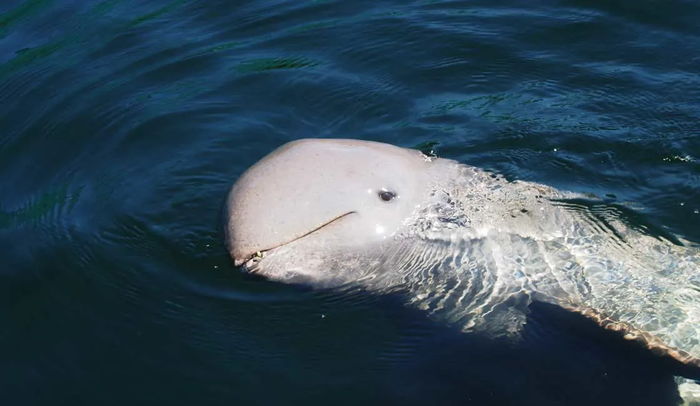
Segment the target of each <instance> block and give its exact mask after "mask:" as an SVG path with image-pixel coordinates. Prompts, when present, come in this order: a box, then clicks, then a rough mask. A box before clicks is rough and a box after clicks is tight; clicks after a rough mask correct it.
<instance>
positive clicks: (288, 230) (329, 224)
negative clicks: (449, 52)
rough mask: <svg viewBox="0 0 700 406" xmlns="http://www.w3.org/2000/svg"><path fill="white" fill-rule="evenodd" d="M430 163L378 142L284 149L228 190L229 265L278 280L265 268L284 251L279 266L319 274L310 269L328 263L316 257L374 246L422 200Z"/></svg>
mask: <svg viewBox="0 0 700 406" xmlns="http://www.w3.org/2000/svg"><path fill="white" fill-rule="evenodd" d="M431 165H434V162H431V160H430V159H428V158H427V157H426V156H425V155H423V154H422V153H420V152H419V151H416V150H411V149H406V148H400V147H396V146H392V145H388V144H382V143H377V142H370V141H358V140H344V139H333V140H329V139H303V140H298V141H293V142H290V143H288V144H285V145H283V146H281V147H280V148H278V149H277V150H275V151H273V152H272V153H270V154H269V155H267V156H266V157H264V158H263V159H262V160H260V161H259V162H258V163H256V164H255V165H253V166H252V167H251V168H249V169H248V170H247V171H246V172H244V173H243V174H242V175H241V177H240V178H239V179H238V181H237V182H236V183H235V184H234V185H233V187H232V188H231V191H230V193H229V196H228V200H227V207H226V225H225V231H226V242H227V245H228V249H229V252H230V254H231V257H232V258H233V260H234V262H235V264H236V265H244V264H245V265H246V267H247V268H249V269H251V266H252V265H253V264H255V265H256V269H257V270H259V273H261V274H263V275H264V276H268V277H270V278H272V279H281V278H282V277H281V276H280V273H279V272H278V273H276V274H275V273H273V272H271V271H269V272H268V273H266V267H265V266H264V265H265V262H266V260H267V258H266V257H267V256H269V255H270V254H273V253H275V252H279V251H283V250H286V251H285V252H286V254H285V255H286V256H287V258H286V259H285V260H283V261H282V262H285V264H286V267H287V268H289V269H291V268H294V266H292V265H293V264H292V262H294V261H293V258H291V257H290V256H295V257H296V258H297V259H298V260H297V261H296V262H295V263H296V264H301V265H300V266H299V267H297V272H298V273H307V274H308V273H311V272H322V271H318V270H317V269H316V268H318V266H315V265H319V264H320V265H328V264H327V263H325V264H323V262H324V261H323V260H319V258H325V259H326V260H330V259H331V257H333V258H336V259H337V256H338V255H340V253H347V252H349V251H352V252H355V253H359V252H367V250H371V249H372V248H378V247H380V246H381V245H382V243H384V242H386V241H387V240H391V239H393V238H394V237H395V236H396V235H397V233H398V232H399V231H400V229H401V227H402V225H403V224H404V223H405V222H406V220H407V219H408V218H410V217H411V215H412V214H413V213H414V212H415V211H416V209H417V208H419V207H420V206H421V204H423V203H424V202H425V200H426V198H427V196H428V195H429V193H430V189H431V177H430V175H429V169H430V167H431ZM299 258H302V259H299ZM303 258H305V260H304V259H303ZM304 261H306V263H305V264H304ZM325 262H327V261H325ZM302 268H303V269H302ZM275 275H276V276H275ZM307 276H308V275H307ZM315 276H316V277H319V276H320V275H315Z"/></svg>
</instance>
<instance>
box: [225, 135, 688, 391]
mask: <svg viewBox="0 0 700 406" xmlns="http://www.w3.org/2000/svg"><path fill="white" fill-rule="evenodd" d="M225 217H226V220H225V221H226V224H225V238H226V244H227V247H228V250H229V253H230V255H231V257H232V259H233V261H234V263H235V265H236V266H240V267H242V268H243V269H244V270H246V271H247V272H250V273H254V274H258V275H262V276H264V277H265V278H268V279H270V280H274V281H279V282H283V283H295V284H298V283H300V284H305V285H309V286H313V287H338V286H348V285H349V286H360V287H362V288H364V289H367V290H370V291H373V292H378V293H382V292H395V291H397V290H399V291H402V292H404V293H405V294H406V295H405V296H406V298H407V299H406V300H407V302H408V304H410V305H412V306H416V307H418V308H420V309H424V310H425V311H427V312H429V313H430V314H431V315H432V316H433V317H437V318H440V319H442V320H444V321H445V322H447V323H451V324H454V325H457V326H459V327H460V328H461V329H463V330H464V331H465V332H468V331H475V332H476V331H481V332H487V333H490V334H494V335H499V336H513V337H517V335H518V332H519V331H520V330H521V328H522V326H523V325H524V323H525V321H526V316H527V313H528V306H529V305H530V304H531V303H533V302H535V301H539V302H546V303H549V304H553V305H556V306H560V307H562V308H564V309H566V310H568V311H571V312H574V313H577V314H580V315H583V316H585V317H587V318H589V319H591V320H593V321H594V322H595V323H597V324H598V325H600V326H601V328H604V329H607V330H611V331H614V332H617V333H619V334H620V335H621V336H623V337H624V339H626V340H628V341H629V342H630V343H631V344H634V345H639V346H642V347H644V348H647V349H648V350H649V351H652V352H653V353H654V354H656V355H658V357H660V358H662V359H664V360H665V361H668V362H670V363H672V364H673V365H675V366H677V368H676V369H675V371H677V374H678V375H679V377H678V378H677V381H678V383H679V393H680V396H681V398H682V399H683V401H684V402H685V404H687V405H692V404H700V385H699V384H698V381H696V380H698V379H700V272H698V269H700V266H699V265H700V248H699V247H698V245H697V244H693V243H691V242H689V241H685V240H683V239H682V238H680V237H676V236H674V235H671V234H669V233H667V232H665V231H664V230H663V229H661V228H658V227H656V228H655V227H653V226H652V225H647V224H640V222H639V221H638V220H636V219H634V217H635V212H634V211H633V210H631V209H629V208H627V207H626V206H623V205H616V204H613V203H609V202H605V201H603V200H600V199H598V198H596V197H594V196H589V195H583V194H580V193H574V192H567V191H560V190H557V189H555V188H552V187H549V186H545V185H542V184H537V183H533V182H525V181H509V180H507V179H505V178H504V177H502V176H500V175H498V174H495V173H490V172H488V171H485V170H482V169H479V168H476V167H472V166H468V165H465V164H462V163H459V162H456V161H453V160H450V159H444V158H437V157H434V156H428V155H425V154H423V153H422V152H420V151H417V150H413V149H407V148H402V147H397V146H393V145H389V144H383V143H378V142H372V141H360V140H350V139H302V140H297V141H293V142H290V143H287V144H285V145H283V146H281V147H279V148H278V149H276V150H275V151H273V152H271V153H270V154H269V155H267V156H265V157H264V158H263V159H262V160H260V161H259V162H257V163H256V164H255V165H253V166H252V167H250V168H249V169H248V170H247V171H245V172H244V173H243V174H242V175H241V176H240V178H239V179H238V180H237V181H236V182H235V184H234V185H233V186H232V188H231V190H230V192H229V195H228V198H227V202H226V213H225ZM637 217H638V216H637ZM674 373H676V372H674ZM696 402H697V403H696Z"/></svg>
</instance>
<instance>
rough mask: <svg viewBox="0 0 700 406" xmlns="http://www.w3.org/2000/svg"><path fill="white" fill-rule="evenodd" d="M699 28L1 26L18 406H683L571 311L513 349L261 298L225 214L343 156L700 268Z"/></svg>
mask: <svg viewBox="0 0 700 406" xmlns="http://www.w3.org/2000/svg"><path fill="white" fill-rule="evenodd" d="M698 21H700V5H698V3H697V2H693V1H680V0H671V1H665V2H661V1H650V0H645V1H637V2H626V1H609V2H605V5H600V2H595V1H583V0H579V1H574V0H568V1H532V2H527V4H525V3H522V2H516V1H501V2H493V1H414V2H399V1H397V2H377V1H352V2H350V1H332V0H325V1H323V0H317V1H286V2H285V1H262V0H254V1H235V2H227V1H219V0H214V1H207V2H199V1H193V0H192V1H188V0H171V1H165V0H152V1H148V2H144V1H136V0H106V1H101V2H100V1H77V0H72V1H70V0H61V1H58V0H24V1H15V0H11V1H9V2H7V1H5V2H2V4H0V247H2V248H0V259H2V264H3V265H2V266H1V267H0V278H1V280H0V309H2V310H0V365H1V366H2V368H0V371H1V372H0V395H1V397H2V398H3V399H4V400H5V402H6V403H7V404H37V405H44V404H46V405H49V404H51V405H55V404H72V405H75V404H193V403H204V404H222V405H223V404H229V405H230V404H276V403H292V402H297V403H304V404H328V403H331V402H332V403H336V404H359V403H372V404H377V403H403V404H426V403H430V404H466V405H533V404H537V405H564V404H566V405H590V404H593V403H594V402H595V403H596V404H598V405H605V404H611V405H612V404H623V403H624V404H637V405H646V404H648V405H672V404H674V401H675V389H674V385H673V382H672V379H671V375H670V372H669V371H668V370H666V369H664V366H662V365H657V364H655V363H654V360H653V359H649V358H648V357H646V356H645V355H644V354H643V353H640V352H639V351H634V350H629V349H628V348H627V347H625V346H624V345H621V344H620V343H619V342H618V341H616V340H615V339H614V338H611V337H608V336H605V335H600V334H598V333H597V332H596V331H595V329H590V328H589V327H590V326H588V325H587V324H586V323H583V322H581V321H578V320H571V319H569V318H568V317H567V316H566V315H562V314H560V313H559V312H557V311H556V310H553V309H547V308H539V309H533V315H532V317H531V321H530V322H529V323H528V326H527V328H526V332H525V338H526V339H525V340H524V342H523V343H520V344H508V343H505V342H501V341H499V340H490V339H488V338H485V337H475V336H472V335H465V334H462V333H460V332H459V331H457V329H455V328H454V327H453V326H446V325H442V324H440V323H436V322H434V321H431V320H430V319H428V318H427V317H426V315H424V314H422V313H421V312H418V311H412V310H409V309H407V308H405V307H404V306H403V305H402V304H401V300H400V299H399V298H392V297H373V296H371V295H368V294H366V293H364V292H359V291H350V292H347V291H344V292H338V291H310V290H305V289H301V288H298V287H292V286H282V285H278V284H275V283H272V282H268V281H262V280H259V279H255V278H251V277H248V276H246V275H243V274H241V273H240V272H238V271H237V270H236V269H235V268H234V267H233V265H232V264H231V261H230V260H229V259H228V257H227V254H226V251H225V248H224V246H223V235H222V227H221V222H222V218H221V208H222V204H223V200H224V197H225V195H226V193H227V191H228V188H229V187H230V185H231V184H232V182H233V181H234V180H235V179H236V177H237V176H238V175H240V174H241V172H242V171H243V170H245V169H246V168H247V167H249V166H250V165H251V164H253V163H254V162H255V161H256V160H257V159H259V158H260V157H261V156H263V155H264V154H266V153H267V152H269V151H270V150H272V149H273V148H275V147H276V146H279V145H281V144H282V143H284V142H287V141H290V140H293V139H298V138H302V137H347V138H361V139H368V140H375V141H383V142H389V143H393V144H397V145H401V146H407V147H413V146H419V145H434V147H433V148H434V149H435V150H436V151H437V153H438V154H439V155H440V156H442V157H447V158H452V159H457V160H459V161H461V162H465V163H469V164H472V165H477V166H481V167H484V168H488V169H491V170H494V171H496V172H499V173H502V174H504V175H505V176H507V177H508V178H510V179H525V180H531V181H537V182H541V183H545V184H549V185H553V186H556V187H559V188H562V189H568V190H574V191H578V192H584V193H592V194H595V195H597V196H600V197H602V198H604V199H606V200H608V201H609V202H611V203H613V204H616V205H623V206H625V207H627V208H629V209H630V210H631V211H632V212H633V213H635V216H634V218H637V219H639V221H640V222H642V221H643V222H644V223H649V224H654V225H655V226H657V227H659V229H662V230H664V232H667V233H671V234H675V235H678V236H680V237H681V238H684V239H687V240H689V241H694V242H698V241H700V214H699V213H700V127H699V125H698V123H700V103H699V102H698V101H699V100H700V54H698V52H697V50H698V49H700V25H698V23H697V22H698ZM572 323H573V326H574V327H575V328H574V327H572Z"/></svg>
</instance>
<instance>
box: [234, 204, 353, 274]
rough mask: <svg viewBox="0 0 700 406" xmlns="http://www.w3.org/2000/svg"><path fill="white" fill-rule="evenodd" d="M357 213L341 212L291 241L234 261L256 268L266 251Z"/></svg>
mask: <svg viewBox="0 0 700 406" xmlns="http://www.w3.org/2000/svg"><path fill="white" fill-rule="evenodd" d="M356 213H357V212H356V211H349V212H347V213H343V214H341V215H339V216H336V217H333V218H332V219H330V220H328V221H326V222H325V223H323V224H321V225H320V226H318V227H316V228H314V229H312V230H311V231H308V232H306V233H304V234H302V235H300V236H298V237H295V238H293V239H291V240H289V241H287V242H283V243H282V244H277V245H275V246H272V247H269V248H265V249H261V250H258V251H256V252H254V253H253V254H252V255H248V256H247V257H245V258H234V260H233V263H234V265H235V266H241V265H244V264H245V266H246V268H248V269H255V267H254V266H255V264H257V263H258V262H260V260H261V259H262V258H263V257H264V256H265V253H266V252H268V251H272V250H274V249H276V248H279V247H283V246H285V245H288V244H291V243H293V242H295V241H298V240H301V239H302V238H305V237H308V236H309V235H311V234H313V233H315V232H317V231H319V230H320V229H322V228H325V227H327V226H329V225H331V224H333V223H335V222H337V221H340V220H341V219H343V218H345V217H347V216H349V215H351V214H356Z"/></svg>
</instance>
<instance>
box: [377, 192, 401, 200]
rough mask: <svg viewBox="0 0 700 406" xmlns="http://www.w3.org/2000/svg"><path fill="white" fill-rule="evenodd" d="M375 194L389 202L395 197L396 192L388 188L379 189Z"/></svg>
mask: <svg viewBox="0 0 700 406" xmlns="http://www.w3.org/2000/svg"><path fill="white" fill-rule="evenodd" d="M377 195H378V196H379V198H380V199H382V200H384V201H385V202H390V201H392V200H394V198H395V197H396V193H394V192H390V191H388V190H380V191H379V193H377Z"/></svg>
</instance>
